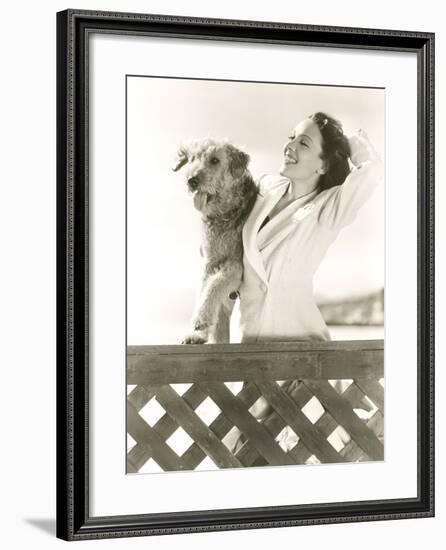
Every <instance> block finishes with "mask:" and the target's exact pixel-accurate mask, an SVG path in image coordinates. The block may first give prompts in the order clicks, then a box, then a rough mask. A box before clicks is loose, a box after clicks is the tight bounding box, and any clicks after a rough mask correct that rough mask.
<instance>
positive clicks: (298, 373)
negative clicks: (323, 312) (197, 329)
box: [127, 340, 384, 473]
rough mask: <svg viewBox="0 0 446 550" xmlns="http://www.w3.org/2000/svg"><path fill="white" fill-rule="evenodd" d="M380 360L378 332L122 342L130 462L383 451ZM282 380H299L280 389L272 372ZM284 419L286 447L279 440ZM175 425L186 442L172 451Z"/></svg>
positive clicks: (309, 458) (299, 459)
mask: <svg viewBox="0 0 446 550" xmlns="http://www.w3.org/2000/svg"><path fill="white" fill-rule="evenodd" d="M383 363H384V361H383V341H382V340H365V341H344V342H340V341H338V342H320V343H319V342H296V343H268V344H255V345H246V344H243V345H242V344H231V345H205V346H160V347H155V346H147V347H145V346H129V348H128V354H127V384H128V397H127V432H128V434H129V436H130V438H129V439H130V441H132V443H133V445H129V447H128V449H127V471H128V473H136V472H138V471H141V468H143V466H144V465H145V464H146V463H147V462H148V461H149V460H150V461H151V463H152V464H155V465H157V467H159V469H161V470H169V471H172V470H194V469H196V468H197V467H199V466H200V465H201V464H211V465H212V466H213V467H214V468H215V467H218V468H240V467H248V466H253V465H290V464H305V463H315V462H316V463H317V462H321V463H333V462H357V461H375V460H383V458H384V445H383V441H384V439H383V426H384V389H383V376H384V365H383ZM287 380H299V383H295V384H291V386H290V387H289V388H288V389H287V391H285V390H284V389H283V388H282V387H281V385H280V384H281V383H282V382H280V384H278V383H277V382H278V381H287ZM229 382H243V384H239V386H240V387H241V389H240V391H239V392H238V393H236V392H234V390H233V388H231V387H230V386H231V385H230V384H228V383H229ZM228 386H229V387H228ZM260 397H263V398H264V399H266V401H267V402H268V403H269V405H270V407H271V408H272V411H273V412H272V413H271V414H269V415H268V416H267V418H266V419H264V420H263V421H259V420H257V419H256V418H255V417H254V416H253V414H252V413H251V412H250V409H251V408H252V407H253V406H254V405H255V403H256V401H257V400H258V399H259V398H260ZM210 400H211V401H210ZM206 404H207V405H208V409H212V410H214V418H213V419H211V420H209V418H205V417H204V416H205V415H203V414H202V412H201V411H203V410H205V408H206V407H205V406H206ZM152 405H153V407H152V408H154V409H155V410H156V411H157V414H156V415H155V417H154V420H153V421H152V420H150V419H148V420H147V419H145V418H144V416H145V415H144V411H145V410H147V409H148V408H150V407H151V406H152ZM215 411H216V412H215ZM284 429H285V430H288V433H291V434H292V435H293V436H294V440H295V445H294V446H293V447H292V448H290V449H286V448H284V446H283V445H280V444H279V441H280V435H281V434H283V430H284ZM177 430H180V431H181V433H183V434H184V435H185V438H184V439H185V441H186V443H185V445H186V448H184V449H180V450H178V449H177V450H176V451H175V450H174V448H173V447H172V445H171V441H172V440H173V436H174V434H175V433H176V432H177ZM234 430H238V431H239V432H238V433H240V432H241V434H242V436H241V438H240V439H239V441H240V443H239V444H238V445H237V447H236V448H235V450H233V452H232V451H231V450H230V448H231V449H233V447H231V446H230V445H229V446H228V444H227V443H226V440H227V439H228V437H229V438H230V432H231V431H232V433H234ZM186 434H187V435H186ZM228 447H229V448H228ZM209 459H210V460H211V461H212V462H210V461H209ZM203 461H205V462H203ZM201 467H203V466H201ZM143 471H144V469H143Z"/></svg>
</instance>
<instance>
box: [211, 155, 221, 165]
mask: <svg viewBox="0 0 446 550" xmlns="http://www.w3.org/2000/svg"><path fill="white" fill-rule="evenodd" d="M219 162H220V159H219V158H217V157H212V158H211V164H218V163H219Z"/></svg>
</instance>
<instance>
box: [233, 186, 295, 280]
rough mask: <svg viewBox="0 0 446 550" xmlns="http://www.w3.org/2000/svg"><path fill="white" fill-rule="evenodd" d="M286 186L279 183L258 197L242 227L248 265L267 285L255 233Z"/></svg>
mask: <svg viewBox="0 0 446 550" xmlns="http://www.w3.org/2000/svg"><path fill="white" fill-rule="evenodd" d="M288 185H289V181H288V180H284V181H283V183H280V184H279V185H278V186H277V187H275V188H274V189H273V190H272V191H268V192H267V193H266V195H265V196H262V195H259V196H258V197H257V201H256V203H255V204H254V208H253V209H252V211H251V214H250V215H249V217H248V219H247V220H246V223H245V225H244V227H243V248H244V252H245V254H246V256H247V258H248V261H249V263H250V264H251V265H252V267H253V268H254V270H255V271H256V272H257V274H258V276H259V277H260V278H261V279H262V280H263V281H264V282H265V283H268V278H267V276H266V271H265V266H264V265H263V260H262V256H261V254H260V251H259V248H258V246H257V233H258V231H259V228H260V226H261V224H262V222H263V220H264V219H265V218H266V216H267V215H268V213H269V212H271V210H272V208H273V207H274V205H275V204H276V203H277V202H278V201H279V199H280V197H281V196H282V195H283V194H284V192H285V190H286V188H287V187H288ZM270 223H271V222H270Z"/></svg>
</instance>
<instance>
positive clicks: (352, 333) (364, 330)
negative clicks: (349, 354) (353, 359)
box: [328, 325, 384, 340]
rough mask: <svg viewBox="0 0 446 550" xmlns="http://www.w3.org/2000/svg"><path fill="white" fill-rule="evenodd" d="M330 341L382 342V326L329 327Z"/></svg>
mask: <svg viewBox="0 0 446 550" xmlns="http://www.w3.org/2000/svg"><path fill="white" fill-rule="evenodd" d="M328 331H329V332H330V336H331V338H332V340H384V325H378V326H371V325H365V326H357V325H351V326H350V325H330V326H329V327H328Z"/></svg>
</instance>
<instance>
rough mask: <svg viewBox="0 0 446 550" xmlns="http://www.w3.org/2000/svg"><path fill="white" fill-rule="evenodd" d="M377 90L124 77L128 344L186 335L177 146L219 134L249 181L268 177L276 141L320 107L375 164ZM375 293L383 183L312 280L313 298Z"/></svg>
mask: <svg viewBox="0 0 446 550" xmlns="http://www.w3.org/2000/svg"><path fill="white" fill-rule="evenodd" d="M384 108H385V90H383V89H371V88H348V87H335V86H311V85H308V84H302V83H300V84H295V83H293V84H284V83H252V82H234V81H206V80H193V79H174V78H157V77H142V76H130V77H128V78H127V299H128V305H127V327H128V344H141V343H145V344H167V343H169V344H172V343H178V342H179V341H181V338H182V337H183V335H184V334H185V333H186V332H187V331H188V326H189V320H190V317H191V314H192V311H193V306H194V302H195V298H196V292H197V288H198V286H197V283H198V280H199V276H200V273H201V269H202V265H201V261H200V255H199V246H200V234H199V228H200V217H199V213H198V212H197V211H196V210H195V209H194V207H193V204H192V200H191V196H190V195H189V194H188V192H187V189H186V185H185V181H184V176H183V175H182V173H181V171H179V172H178V173H174V172H173V171H172V170H171V168H172V166H173V162H174V159H175V154H176V151H177V149H178V147H179V146H180V145H181V143H184V142H187V141H189V140H192V139H201V138H203V137H214V138H217V139H222V138H226V139H228V140H229V141H230V142H231V143H233V144H234V145H236V146H237V147H239V148H241V149H243V150H245V151H246V152H247V153H249V155H250V157H251V161H250V166H249V168H250V170H251V173H252V174H253V176H254V177H259V176H261V175H262V174H266V173H268V174H277V173H278V169H279V166H280V164H281V160H282V150H283V144H284V143H285V142H286V139H287V136H288V135H289V133H290V131H291V130H292V128H293V127H294V126H295V125H296V124H297V122H299V121H300V120H302V119H303V118H305V117H308V116H309V115H310V114H312V113H314V112H317V111H324V112H326V113H328V114H330V115H332V116H334V117H335V118H337V119H339V120H340V121H341V122H342V124H343V127H344V131H345V133H346V134H347V135H350V134H352V133H354V132H355V131H356V130H357V129H359V128H362V129H363V130H365V131H366V132H367V134H368V135H369V137H370V139H371V141H372V143H373V144H374V146H375V148H376V150H377V151H378V153H379V154H380V155H381V157H382V158H384V144H385V141H384V123H385V118H384V117H385V112H384ZM382 287H384V187H383V186H382V187H381V188H379V189H378V191H377V192H376V193H375V194H374V196H373V197H372V198H371V199H370V200H369V202H368V203H367V204H366V205H365V206H364V207H363V208H362V209H361V211H360V214H359V215H358V217H357V219H356V221H355V222H354V223H353V224H351V225H350V226H348V227H347V228H345V229H343V230H342V232H341V234H340V235H339V237H338V239H337V240H336V242H335V243H334V244H333V245H332V247H331V248H330V249H329V250H328V253H327V255H326V257H325V259H324V261H323V263H322V265H321V267H320V269H319V271H318V272H317V273H316V276H315V279H314V289H315V295H316V297H317V298H318V299H323V300H332V299H338V298H344V297H345V298H347V297H351V296H357V295H361V294H365V293H368V292H373V291H375V290H378V289H380V288H382Z"/></svg>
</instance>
